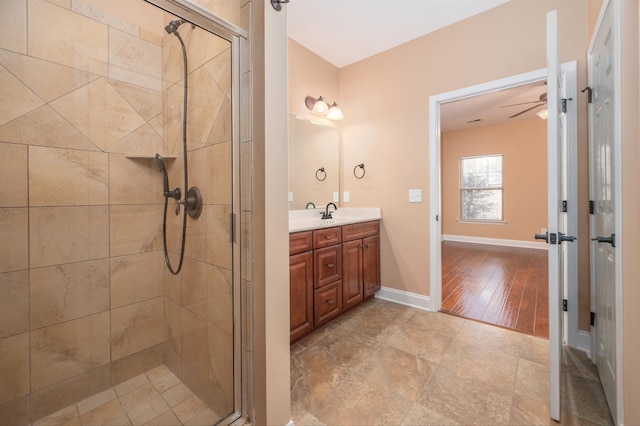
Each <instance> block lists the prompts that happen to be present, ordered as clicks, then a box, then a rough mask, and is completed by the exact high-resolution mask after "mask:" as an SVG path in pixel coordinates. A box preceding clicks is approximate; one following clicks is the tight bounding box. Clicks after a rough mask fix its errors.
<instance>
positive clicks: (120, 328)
mask: <svg viewBox="0 0 640 426" xmlns="http://www.w3.org/2000/svg"><path fill="white" fill-rule="evenodd" d="M114 4H115V2H104V1H102V2H101V1H97V0H92V1H84V0H73V1H70V0H62V1H44V0H32V1H29V2H24V1H23V0H7V1H4V2H3V13H2V17H0V21H1V23H2V25H0V27H2V30H1V34H0V87H1V88H2V89H0V91H1V94H2V97H3V99H4V101H3V102H2V103H1V105H0V180H1V181H2V182H10V185H1V187H0V239H2V241H3V242H4V243H3V244H1V245H0V311H1V312H2V316H1V317H0V419H1V420H2V422H8V423H10V424H27V423H29V422H30V421H33V420H36V419H38V418H40V417H42V416H44V415H47V414H49V413H51V412H54V411H56V410H57V409H59V408H61V407H64V406H66V405H68V404H69V403H72V402H75V401H77V400H80V399H83V398H84V397H86V396H88V395H91V394H93V393H96V392H98V391H100V390H102V389H104V388H105V387H107V386H110V385H111V384H114V383H117V382H119V381H122V380H125V379H127V378H129V377H131V376H132V375H136V374H138V373H139V372H140V371H142V370H143V369H147V368H149V366H151V365H153V364H157V363H161V362H162V356H163V354H162V353H163V351H162V345H164V341H165V329H166V327H165V325H164V324H165V313H164V311H165V306H164V305H165V304H164V283H163V281H164V262H163V256H162V252H161V249H162V236H161V231H162V222H161V217H162V204H161V203H162V195H161V188H162V180H161V175H160V174H159V172H158V168H157V165H156V164H155V162H154V161H153V160H152V159H129V158H126V157H125V154H129V155H134V156H136V155H143V156H153V154H154V153H155V152H161V153H163V154H165V153H166V152H167V150H166V149H165V146H164V139H163V132H164V123H163V120H164V117H163V114H162V110H163V97H162V96H163V93H162V80H161V77H162V65H161V61H162V55H163V53H162V32H163V30H162V28H163V17H164V15H163V14H160V15H158V14H157V13H156V9H155V8H153V7H152V6H150V5H149V4H148V3H145V2H142V1H140V2H126V5H127V6H126V7H131V8H132V9H131V10H128V11H124V12H122V14H123V16H126V17H127V20H124V19H120V18H118V17H117V16H114V15H113V14H109V13H105V12H103V11H101V10H100V6H104V5H107V6H109V7H113V6H114ZM117 4H119V5H120V7H122V6H123V4H124V3H123V2H117ZM154 16H155V18H154ZM136 17H139V18H141V19H140V25H136V24H133V23H131V20H132V19H136ZM158 17H159V18H160V19H158V20H157V28H156V29H155V30H154V28H153V27H154V25H155V23H154V22H155V21H154V19H157V18H158ZM210 67H212V68H213V69H215V67H214V66H213V64H212V65H210ZM223 87H224V85H223ZM222 91H223V89H220V92H222ZM205 253H206V251H205ZM203 257H206V255H203ZM205 271H206V268H205ZM202 309H203V312H204V311H206V310H207V309H208V307H207V306H205V307H204V308H202ZM205 334H206V333H205ZM203 348H204V350H205V351H207V350H208V349H207V345H206V344H205V345H203Z"/></svg>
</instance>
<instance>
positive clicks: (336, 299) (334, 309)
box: [313, 280, 342, 327]
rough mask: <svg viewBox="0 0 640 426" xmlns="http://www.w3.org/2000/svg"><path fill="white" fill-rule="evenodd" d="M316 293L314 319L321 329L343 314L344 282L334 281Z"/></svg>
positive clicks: (314, 297) (315, 291)
mask: <svg viewBox="0 0 640 426" xmlns="http://www.w3.org/2000/svg"><path fill="white" fill-rule="evenodd" d="M314 293H315V294H314V296H313V305H314V306H313V307H314V309H313V310H314V319H315V324H316V327H319V326H321V325H323V324H326V323H327V322H329V321H331V320H332V319H334V318H335V317H337V316H338V315H340V313H341V312H342V281H340V280H338V281H334V282H332V283H331V284H328V285H326V286H324V287H322V288H319V289H317V290H314Z"/></svg>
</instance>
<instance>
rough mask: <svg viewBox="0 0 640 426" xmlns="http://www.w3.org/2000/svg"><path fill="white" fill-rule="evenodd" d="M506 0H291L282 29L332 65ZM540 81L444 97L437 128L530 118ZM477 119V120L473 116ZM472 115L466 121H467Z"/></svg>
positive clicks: (389, 46) (541, 87) (346, 62)
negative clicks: (455, 98)
mask: <svg viewBox="0 0 640 426" xmlns="http://www.w3.org/2000/svg"><path fill="white" fill-rule="evenodd" d="M508 1H510V0H291V2H290V3H288V4H287V5H286V6H285V7H286V8H287V16H288V35H289V37H291V38H292V39H293V40H295V41H297V42H298V43H300V44H301V45H303V46H304V47H306V48H307V49H309V50H311V51H312V52H314V53H315V54H317V55H318V56H320V57H322V58H324V59H325V60H327V61H328V62H330V63H332V64H333V65H334V66H336V67H338V68H342V67H344V66H347V65H349V64H352V63H354V62H357V61H360V60H362V59H365V58H368V57H370V56H373V55H376V54H378V53H381V52H383V51H385V50H388V49H392V48H394V47H396V46H399V45H401V44H403V43H406V42H408V41H410V40H413V39H416V38H418V37H421V36H423V35H426V34H428V33H430V32H433V31H435V30H437V29H439V28H442V27H445V26H447V25H451V24H453V23H455V22H458V21H461V20H464V19H466V18H469V17H471V16H473V15H476V14H478V13H481V12H484V11H486V10H488V9H491V8H493V7H496V6H499V5H501V4H503V3H506V2H508ZM545 91H546V87H545V86H544V82H538V83H533V84H529V85H525V86H520V87H516V88H512V89H508V90H502V91H498V92H494V93H490V94H484V95H480V96H475V97H473V98H467V99H464V100H460V101H456V102H449V103H447V104H443V105H442V106H441V114H440V116H441V129H442V131H451V130H460V129H465V128H473V127H481V126H487V125H495V124H499V123H504V122H514V121H519V120H530V119H532V118H536V115H535V114H536V112H538V111H540V110H541V109H543V105H542V106H540V107H539V108H535V109H533V110H531V111H529V112H527V113H525V114H522V115H519V116H518V117H514V118H509V117H510V116H512V115H514V114H516V113H518V112H520V111H522V110H524V109H526V108H528V107H530V106H533V105H535V104H533V103H531V104H525V105H522V106H513V107H506V108H502V107H503V106H505V105H510V104H517V103H523V102H533V101H537V100H538V99H539V96H540V94H542V93H544V92H545ZM477 119H480V121H473V120H477ZM470 121H472V122H470Z"/></svg>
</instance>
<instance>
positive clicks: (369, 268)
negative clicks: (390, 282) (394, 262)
mask: <svg viewBox="0 0 640 426" xmlns="http://www.w3.org/2000/svg"><path fill="white" fill-rule="evenodd" d="M363 243H364V249H363V253H362V264H363V276H362V279H363V287H364V297H369V296H373V295H374V294H375V293H376V291H378V290H380V235H374V236H373V237H367V238H365V239H364V240H363Z"/></svg>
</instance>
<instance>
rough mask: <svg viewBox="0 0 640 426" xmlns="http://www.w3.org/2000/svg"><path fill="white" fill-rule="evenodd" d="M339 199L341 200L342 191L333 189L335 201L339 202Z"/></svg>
mask: <svg viewBox="0 0 640 426" xmlns="http://www.w3.org/2000/svg"><path fill="white" fill-rule="evenodd" d="M338 201H340V192H339V191H333V202H334V203H337V202H338Z"/></svg>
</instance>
